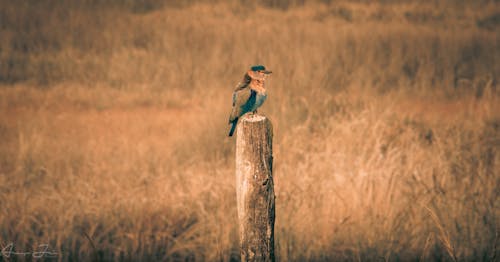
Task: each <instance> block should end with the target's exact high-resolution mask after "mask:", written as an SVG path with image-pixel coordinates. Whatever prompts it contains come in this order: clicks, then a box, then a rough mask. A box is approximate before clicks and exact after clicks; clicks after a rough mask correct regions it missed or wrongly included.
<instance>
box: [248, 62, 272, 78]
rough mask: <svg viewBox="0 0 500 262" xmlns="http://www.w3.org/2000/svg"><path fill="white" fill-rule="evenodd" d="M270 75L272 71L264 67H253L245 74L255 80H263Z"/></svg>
mask: <svg viewBox="0 0 500 262" xmlns="http://www.w3.org/2000/svg"><path fill="white" fill-rule="evenodd" d="M272 73H273V72H272V71H269V70H266V67H265V66H263V65H254V66H252V67H250V70H248V72H247V74H248V76H250V78H251V79H255V80H265V79H266V78H267V76H269V75H270V74H272Z"/></svg>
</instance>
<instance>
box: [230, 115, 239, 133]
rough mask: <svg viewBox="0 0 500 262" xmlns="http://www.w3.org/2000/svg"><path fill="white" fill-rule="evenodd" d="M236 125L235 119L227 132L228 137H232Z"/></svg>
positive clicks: (236, 120)
mask: <svg viewBox="0 0 500 262" xmlns="http://www.w3.org/2000/svg"><path fill="white" fill-rule="evenodd" d="M237 123H238V119H235V120H234V121H233V122H232V126H231V130H229V136H233V133H234V130H235V129H236V124H237Z"/></svg>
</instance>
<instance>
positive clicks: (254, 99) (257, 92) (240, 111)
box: [229, 65, 272, 136]
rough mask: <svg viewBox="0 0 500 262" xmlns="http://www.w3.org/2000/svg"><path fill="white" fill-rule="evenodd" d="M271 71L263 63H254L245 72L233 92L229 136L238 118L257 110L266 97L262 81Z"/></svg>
mask: <svg viewBox="0 0 500 262" xmlns="http://www.w3.org/2000/svg"><path fill="white" fill-rule="evenodd" d="M271 73H272V72H271V71H269V70H266V68H265V67H264V66H263V65H255V66H252V67H251V68H250V70H248V71H247V72H246V73H245V76H244V77H243V81H241V82H240V83H239V84H238V85H237V86H236V89H235V90H234V93H233V109H232V111H231V115H230V116H229V124H231V130H230V131H229V136H232V135H233V133H234V130H235V129H236V124H237V123H238V119H239V118H240V117H241V116H242V115H244V114H246V113H248V112H253V113H256V112H257V108H259V107H260V106H261V105H262V104H263V103H264V101H265V100H266V98H267V94H266V88H265V86H264V82H265V80H266V77H267V76H268V75H269V74H271Z"/></svg>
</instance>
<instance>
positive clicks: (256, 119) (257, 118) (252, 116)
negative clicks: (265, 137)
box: [241, 114, 266, 122]
mask: <svg viewBox="0 0 500 262" xmlns="http://www.w3.org/2000/svg"><path fill="white" fill-rule="evenodd" d="M265 119H266V117H265V116H263V115H257V114H247V115H245V116H243V117H242V118H241V120H242V121H246V122H259V121H264V120H265Z"/></svg>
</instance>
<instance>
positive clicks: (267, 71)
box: [263, 70, 273, 75]
mask: <svg viewBox="0 0 500 262" xmlns="http://www.w3.org/2000/svg"><path fill="white" fill-rule="evenodd" d="M263 73H264V74H266V75H270V74H272V73H273V71H269V70H264V71H263Z"/></svg>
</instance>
